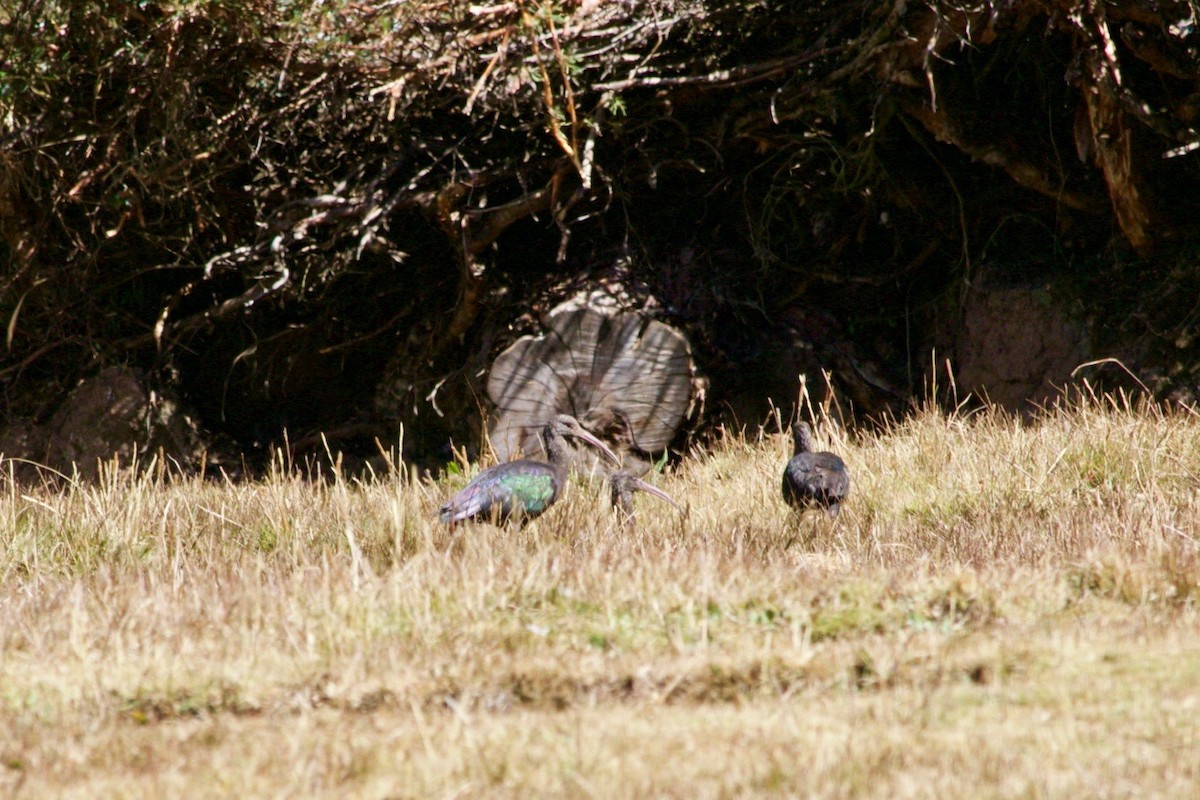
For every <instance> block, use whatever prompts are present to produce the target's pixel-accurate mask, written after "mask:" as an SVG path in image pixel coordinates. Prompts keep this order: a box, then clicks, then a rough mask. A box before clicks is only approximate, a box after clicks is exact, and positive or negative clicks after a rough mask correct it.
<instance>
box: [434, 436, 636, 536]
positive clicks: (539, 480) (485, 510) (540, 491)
mask: <svg viewBox="0 0 1200 800" xmlns="http://www.w3.org/2000/svg"><path fill="white" fill-rule="evenodd" d="M567 437H571V438H574V439H578V440H579V441H581V442H585V443H586V444H589V445H591V446H592V447H595V448H596V449H597V450H599V451H600V452H601V453H603V454H604V456H605V457H606V458H608V459H609V460H611V461H612V462H613V463H614V464H618V465H619V464H620V461H618V460H617V457H616V455H615V454H614V453H613V451H612V450H610V449H608V446H607V445H605V444H604V442H602V441H600V440H599V439H597V438H596V437H595V436H593V435H592V434H590V433H588V432H587V431H586V430H584V429H583V426H582V425H580V424H579V421H578V420H577V419H575V418H574V417H572V416H570V415H568V414H559V415H558V416H556V417H555V418H554V419H552V420H550V421H549V422H547V423H546V427H544V428H543V429H542V444H543V445H544V446H545V448H546V456H547V460H546V461H534V460H532V459H520V460H518V461H509V462H507V463H504V464H497V465H496V466H494V467H491V468H489V469H485V470H484V471H483V472H481V473H479V474H478V475H476V476H475V478H474V479H473V480H472V481H471V482H470V483H468V484H467V485H466V486H464V487H463V488H462V489H461V490H460V491H459V492H458V493H457V494H455V495H454V496H453V497H451V498H450V501H449V502H448V503H446V505H444V506H442V510H441V520H442V522H448V523H450V524H451V525H454V524H455V523H457V522H459V521H461V520H464V519H495V520H496V521H497V522H507V521H508V520H510V519H519V520H520V521H528V520H530V519H533V518H534V517H536V516H537V515H539V514H541V513H542V512H543V511H545V510H546V509H547V508H549V507H550V506H551V505H553V503H554V501H555V500H557V499H558V496H559V494H561V493H562V490H563V486H564V485H565V484H566V480H567V467H568V466H569V465H570V463H571V449H570V447H569V446H568V445H567Z"/></svg>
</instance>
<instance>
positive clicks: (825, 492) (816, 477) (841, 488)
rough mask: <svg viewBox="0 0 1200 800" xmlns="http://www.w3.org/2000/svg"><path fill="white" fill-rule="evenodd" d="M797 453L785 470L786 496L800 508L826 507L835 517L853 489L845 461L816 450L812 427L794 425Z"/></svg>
mask: <svg viewBox="0 0 1200 800" xmlns="http://www.w3.org/2000/svg"><path fill="white" fill-rule="evenodd" d="M792 439H793V440H794V442H795V445H796V450H795V455H793V456H792V458H791V460H790V461H788V463H787V467H786V468H784V470H783V499H784V500H786V501H787V503H788V505H790V506H792V507H793V508H796V509H798V510H800V511H804V510H806V509H809V508H823V509H825V510H826V511H827V512H829V514H830V516H834V517H836V516H837V515H838V512H839V511H841V507H842V502H843V501H844V500H845V499H846V495H847V494H849V492H850V473H849V472H847V471H846V462H844V461H842V459H841V458H839V457H838V456H836V455H834V454H833V453H827V452H819V453H817V452H813V444H812V428H810V427H809V425H808V423H807V422H797V423H795V424H794V425H792Z"/></svg>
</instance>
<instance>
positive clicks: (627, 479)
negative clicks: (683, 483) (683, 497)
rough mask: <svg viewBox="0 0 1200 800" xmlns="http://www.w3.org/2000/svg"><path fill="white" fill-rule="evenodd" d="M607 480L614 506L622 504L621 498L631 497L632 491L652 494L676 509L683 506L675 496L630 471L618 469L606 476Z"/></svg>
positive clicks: (679, 509) (681, 509) (680, 509)
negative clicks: (676, 500) (677, 501)
mask: <svg viewBox="0 0 1200 800" xmlns="http://www.w3.org/2000/svg"><path fill="white" fill-rule="evenodd" d="M608 482H609V485H610V487H611V488H612V501H613V505H615V506H621V505H624V503H623V502H622V500H623V499H624V500H628V498H629V497H631V496H632V495H633V493H634V492H645V493H646V494H652V495H654V496H655V497H657V498H659V499H660V500H666V501H667V502H668V503H670V504H671V505H672V506H674V507H675V509H676V510H677V511H683V508H681V507H680V505H679V503H676V502H675V498H673V497H671V495H669V494H667V493H666V492H664V491H663V490H662V489H659V488H658V487H657V486H653V485H651V484H649V483H646V482H645V481H644V480H642V479H641V478H639V477H637V476H636V475H634V474H633V473H632V472H627V471H626V470H623V469H619V470H617V471H616V472H614V473H613V474H612V475H610V476H608Z"/></svg>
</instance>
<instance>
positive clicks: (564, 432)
mask: <svg viewBox="0 0 1200 800" xmlns="http://www.w3.org/2000/svg"><path fill="white" fill-rule="evenodd" d="M556 436H560V437H570V438H572V439H578V440H579V441H581V442H584V443H586V444H589V445H591V446H592V447H594V448H596V449H597V450H599V451H600V452H601V453H603V454H604V457H605V458H607V459H608V460H609V461H611V462H612V463H614V464H616V465H617V466H620V465H621V460H620V459H619V458H617V455H616V453H614V452H613V451H612V450H610V449H609V447H608V445H606V444H605V443H604V442H602V441H600V440H599V439H597V438H596V437H595V436H593V435H592V434H590V433H588V432H587V431H586V430H584V427H583V426H582V425H580V424H579V420H577V419H575V418H574V417H572V416H571V415H570V414H559V415H558V416H556V417H554V419H552V420H550V421H549V422H548V423H546V429H545V431H544V437H545V440H546V450H547V452H549V449H550V441H551V440H552V439H553V438H554V437H556Z"/></svg>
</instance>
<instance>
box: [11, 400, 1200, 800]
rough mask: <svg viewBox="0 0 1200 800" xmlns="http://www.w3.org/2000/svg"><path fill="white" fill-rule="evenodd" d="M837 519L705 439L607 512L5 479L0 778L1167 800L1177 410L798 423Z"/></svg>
mask: <svg viewBox="0 0 1200 800" xmlns="http://www.w3.org/2000/svg"><path fill="white" fill-rule="evenodd" d="M818 439H819V440H820V442H821V445H822V446H823V447H832V448H833V449H835V450H837V451H838V452H839V453H840V454H841V455H842V456H843V457H844V458H845V460H846V462H847V464H848V465H849V469H850V470H851V473H852V475H853V481H854V483H853V487H852V493H851V501H850V502H849V503H848V504H847V505H846V507H845V509H844V510H843V512H842V514H841V516H840V517H839V518H837V519H836V520H830V519H828V518H827V517H825V516H824V515H822V514H819V513H809V514H807V515H805V516H804V517H797V516H796V515H795V514H794V513H792V512H791V511H790V510H789V509H788V508H787V507H786V506H785V505H784V503H783V502H782V500H781V498H780V497H779V474H780V472H781V471H782V467H783V464H784V462H785V461H786V459H787V456H788V455H789V453H790V443H789V442H787V441H785V440H784V438H783V437H778V436H766V437H762V438H761V439H758V438H753V439H750V440H746V439H741V438H737V437H730V438H728V439H726V440H724V441H722V442H720V443H718V444H717V445H716V446H715V447H714V449H713V450H712V451H711V452H708V453H705V454H695V455H694V456H693V457H691V458H688V459H686V460H685V461H684V462H683V463H682V464H681V465H680V466H679V467H678V468H675V469H674V470H671V471H669V472H668V474H666V475H665V476H662V477H661V478H657V479H656V481H657V482H658V483H659V485H661V486H662V487H663V488H664V489H666V490H667V491H668V492H670V493H671V494H672V495H674V496H675V497H677V498H679V499H680V500H681V501H682V502H683V503H684V505H685V506H686V513H684V514H683V515H680V514H677V513H676V512H674V511H673V510H672V509H670V508H669V507H667V506H666V505H665V504H661V503H656V502H655V501H654V500H653V498H648V497H644V496H643V497H639V498H638V501H637V506H638V515H639V517H638V525H637V527H636V529H634V530H632V531H622V530H621V529H620V527H619V526H618V525H617V522H616V519H615V518H614V516H613V515H612V514H611V513H610V511H609V509H608V508H607V502H606V499H605V493H604V492H603V491H601V487H599V486H597V485H592V484H590V483H588V482H587V481H584V480H582V479H577V480H575V481H574V482H573V484H572V486H571V487H570V489H569V491H568V493H567V495H566V497H565V499H564V500H563V501H561V502H560V503H559V504H558V505H557V506H555V507H554V508H553V509H551V510H550V511H549V512H547V513H546V514H545V515H544V516H542V517H541V518H539V519H538V520H536V521H534V522H533V523H532V524H530V525H529V526H527V527H526V528H524V529H521V530H502V529H497V528H494V527H492V526H488V525H479V526H464V527H460V528H458V529H457V530H456V531H453V532H452V531H450V530H448V529H447V528H445V527H443V526H440V525H438V524H437V523H436V511H437V508H438V506H439V505H440V503H441V502H442V501H443V500H444V499H445V497H446V496H448V495H449V494H450V492H451V491H452V490H453V488H454V486H455V485H457V484H459V483H461V481H462V478H461V477H458V476H455V477H452V478H450V479H449V480H448V481H447V482H446V483H444V484H437V483H429V482H419V481H413V480H412V479H410V478H403V477H398V478H388V479H381V480H378V481H371V482H366V483H362V482H352V481H345V480H334V481H329V482H306V481H303V480H300V479H298V478H294V477H290V476H288V475H286V474H283V473H282V472H281V473H280V474H277V475H275V476H274V477H273V478H271V479H270V480H269V481H266V482H263V483H259V484H244V485H231V484H227V483H224V482H221V481H211V480H209V481H202V480H199V479H178V478H171V477H169V476H167V475H166V474H165V473H164V471H162V470H150V471H148V472H147V473H145V474H144V475H143V477H138V478H135V477H131V476H129V475H127V474H110V475H109V476H107V477H106V478H105V479H104V480H103V481H102V482H101V484H100V485H98V486H74V487H71V488H68V489H66V490H64V491H51V490H49V489H41V490H32V489H28V488H21V487H17V486H14V485H12V484H11V483H5V484H3V492H4V493H3V497H2V499H0V524H2V525H3V526H4V531H5V533H4V536H3V537H2V538H0V576H2V577H3V584H2V586H0V608H2V609H3V614H2V615H0V723H2V724H0V730H2V731H3V733H0V782H6V785H9V786H10V787H15V786H17V785H20V786H21V791H22V793H24V794H29V795H38V796H56V797H58V796H68V795H71V794H74V795H76V796H97V795H100V796H103V795H119V796H130V795H135V796H136V795H142V796H164V795H172V794H174V795H181V794H187V795H189V796H193V795H229V794H238V795H240V796H245V795H247V794H258V795H261V794H268V793H269V794H287V795H289V796H292V795H301V796H303V795H312V794H328V793H337V794H348V795H362V796H430V795H442V794H455V793H465V794H469V795H474V794H480V793H483V794H499V795H506V796H529V795H530V794H534V795H538V794H543V795H544V794H568V795H588V794H602V795H609V796H612V795H625V796H629V795H646V794H650V795H670V796H689V797H692V796H718V795H722V796H723V795H731V794H732V795H739V794H740V795H750V794H763V793H772V792H777V793H782V794H816V795H821V796H851V795H855V796H857V795H863V794H865V795H872V796H880V797H895V796H914V797H916V796H929V795H930V794H934V795H949V796H961V795H966V794H980V793H982V794H984V795H992V796H997V795H999V796H1010V795H1033V796H1041V795H1054V796H1057V795H1061V794H1067V793H1079V792H1083V793H1084V794H1086V795H1100V796H1104V795H1125V794H1129V793H1132V792H1134V791H1135V790H1136V793H1138V794H1139V795H1160V796H1166V795H1178V794H1180V793H1181V792H1183V793H1186V791H1188V787H1190V786H1192V785H1194V783H1195V781H1196V779H1197V778H1198V777H1200V776H1198V775H1197V774H1196V773H1197V771H1200V768H1198V767H1197V763H1198V762H1196V760H1195V759H1194V758H1187V757H1184V756H1183V754H1184V753H1189V752H1195V745H1196V744H1197V730H1198V729H1200V725H1198V724H1197V723H1196V722H1194V720H1195V718H1196V714H1195V708H1196V705H1197V703H1198V702H1200V680H1197V678H1198V677H1200V638H1198V637H1196V635H1195V634H1196V630H1197V616H1196V608H1195V607H1196V598H1197V595H1198V592H1200V588H1198V587H1200V560H1198V557H1197V537H1200V524H1198V520H1200V515H1198V513H1197V512H1198V489H1197V487H1198V485H1200V484H1198V483H1197V476H1198V475H1200V447H1198V446H1197V445H1198V444H1200V419H1198V418H1197V417H1196V416H1195V415H1194V414H1191V413H1188V412H1186V411H1180V412H1175V413H1171V414H1165V413H1161V412H1158V411H1155V410H1153V409H1135V410H1131V409H1130V408H1128V407H1127V406H1125V405H1122V404H1114V403H1107V402H1090V403H1081V404H1077V405H1075V406H1073V407H1071V408H1067V409H1062V410H1057V411H1053V412H1047V413H1046V414H1045V415H1044V416H1043V417H1042V418H1041V419H1039V420H1037V421H1035V422H1032V423H1022V422H1021V421H1019V420H1015V419H1012V418H1009V417H1007V416H1004V415H1001V414H996V413H991V412H981V413H978V414H975V415H973V416H960V415H952V416H947V415H945V414H942V413H938V412H923V413H919V414H916V415H914V416H913V417H911V418H910V419H907V420H905V421H903V422H901V423H897V424H896V425H893V426H892V427H891V428H890V429H888V430H886V431H884V432H881V433H856V434H847V433H846V432H844V431H841V430H840V429H836V428H835V427H832V426H829V425H824V426H821V427H819V429H818Z"/></svg>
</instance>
